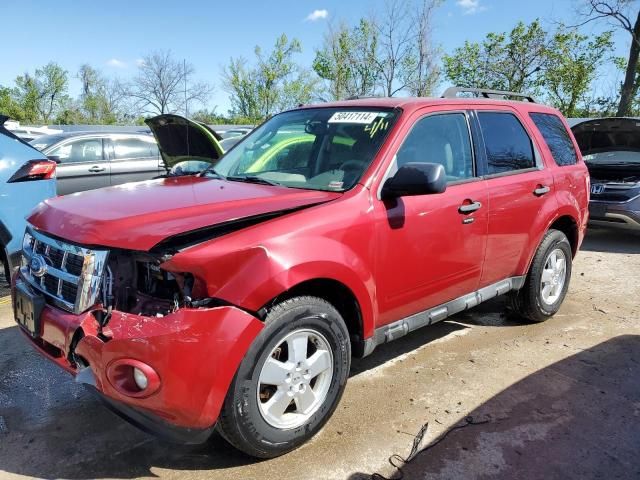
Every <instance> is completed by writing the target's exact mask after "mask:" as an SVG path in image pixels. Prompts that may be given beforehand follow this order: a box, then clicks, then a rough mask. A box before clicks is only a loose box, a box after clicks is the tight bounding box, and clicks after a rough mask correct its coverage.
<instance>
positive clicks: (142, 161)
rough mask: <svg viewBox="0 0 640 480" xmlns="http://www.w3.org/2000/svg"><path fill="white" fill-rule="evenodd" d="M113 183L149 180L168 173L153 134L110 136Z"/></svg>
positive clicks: (109, 151)
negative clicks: (162, 162)
mask: <svg viewBox="0 0 640 480" xmlns="http://www.w3.org/2000/svg"><path fill="white" fill-rule="evenodd" d="M108 153H109V159H110V160H111V185H120V184H122V183H128V182H139V181H142V180H149V179H152V178H155V177H157V176H158V175H161V174H162V173H166V172H165V170H164V168H162V165H161V163H160V153H159V151H158V146H157V145H156V142H155V140H154V139H153V137H151V136H147V135H137V136H133V135H132V136H124V135H114V136H111V137H110V138H109V147H108Z"/></svg>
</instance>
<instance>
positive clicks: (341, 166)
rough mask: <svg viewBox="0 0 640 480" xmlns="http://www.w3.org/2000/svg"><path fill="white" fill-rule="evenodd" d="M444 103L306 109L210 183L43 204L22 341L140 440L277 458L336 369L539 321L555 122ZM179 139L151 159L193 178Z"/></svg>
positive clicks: (569, 159)
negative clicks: (168, 159)
mask: <svg viewBox="0 0 640 480" xmlns="http://www.w3.org/2000/svg"><path fill="white" fill-rule="evenodd" d="M472 93H478V92H472ZM503 93H504V92H503ZM456 94H457V91H456V90H453V91H449V92H448V93H447V94H446V95H445V97H444V98H441V99H427V98H420V99H410V98H381V99H359V100H350V101H344V102H337V103H329V104H324V105H318V106H304V107H301V108H298V109H295V110H291V111H287V112H284V113H281V114H279V115H276V116H274V117H273V118H271V119H270V120H268V121H267V122H265V123H264V124H263V125H261V126H260V127H258V128H257V129H255V130H254V131H253V132H252V133H251V134H249V135H248V136H247V137H246V138H244V139H243V140H242V141H241V142H240V143H238V144H237V145H236V146H235V147H234V148H233V149H232V150H230V151H229V152H228V153H227V154H226V155H225V156H224V157H222V159H221V160H220V161H219V162H217V164H216V165H215V166H214V167H212V168H210V169H209V170H207V171H205V172H204V173H200V174H197V175H193V176H184V177H176V178H171V177H169V178H162V179H157V180H150V181H146V182H141V183H133V184H126V185H120V186H116V187H111V188H107V189H102V190H96V191H90V192H83V193H80V194H75V195H72V196H67V197H59V198H56V199H52V200H47V201H46V202H45V203H43V204H41V205H40V206H39V207H38V208H37V209H36V211H35V212H34V213H33V214H32V215H31V217H30V218H29V219H28V221H29V226H28V228H27V232H26V234H25V237H24V244H23V262H22V265H23V266H22V267H21V268H20V269H19V271H18V272H16V274H15V275H14V278H13V298H14V309H15V315H16V320H17V322H18V323H19V324H20V325H21V326H22V330H23V331H24V333H25V334H26V336H27V337H28V338H29V339H30V341H31V342H32V343H33V344H34V345H35V346H36V348H38V349H39V350H40V351H41V352H42V353H43V354H44V355H46V356H47V357H48V358H49V359H50V360H52V361H53V362H55V363H57V364H58V365H60V366H61V367H62V368H64V369H65V370H67V371H68V372H70V373H71V374H73V375H75V376H76V380H77V381H79V382H82V383H85V384H87V385H89V386H91V388H92V389H93V390H95V391H96V392H97V393H98V395H99V397H100V398H101V399H102V400H104V402H105V403H106V404H107V405H108V406H109V407H111V408H112V409H113V410H115V411H116V412H118V413H119V414H120V415H122V416H123V417H125V418H127V419H128V420H129V421H131V422H133V423H134V424H136V425H138V426H140V427H142V428H145V429H147V430H150V431H152V432H154V433H156V434H158V435H163V436H164V437H166V438H171V439H174V440H179V441H184V442H200V441H203V440H204V439H206V438H207V437H208V436H209V434H210V433H211V432H212V430H213V428H214V427H216V428H217V429H218V430H219V431H220V433H221V434H222V435H223V436H224V437H225V438H226V439H227V440H228V441H229V442H230V443H231V444H233V445H235V446H236V447H237V448H239V449H240V450H243V451H244V452H246V453H248V454H250V455H253V456H256V457H273V456H276V455H280V454H283V453H285V452H287V451H290V450H292V449H294V448H296V447H297V446H299V445H301V444H302V443H304V442H305V441H306V440H308V439H309V438H311V437H312V436H313V435H314V434H315V433H317V432H318V430H319V429H320V428H321V427H322V426H323V425H324V423H325V422H327V420H328V419H329V417H330V416H331V414H332V413H333V411H334V410H335V408H336V406H337V404H338V402H339V400H340V397H341V395H342V393H343V391H344V387H345V384H346V382H347V378H348V376H349V367H350V363H351V358H352V355H355V356H364V355H369V354H371V353H372V352H373V351H374V349H375V347H376V346H377V345H380V344H382V343H385V342H388V341H391V340H394V339H396V338H399V337H401V336H403V335H406V334H407V333H408V332H410V331H412V330H415V329H417V328H420V327H423V326H426V325H430V324H432V323H435V322H438V321H440V320H444V319H445V318H447V317H449V316H450V315H453V314H455V313H458V312H461V311H463V310H466V309H469V308H472V307H474V306H475V305H478V304H479V303H480V302H483V301H485V300H487V299H490V298H493V297H496V296H497V295H502V294H508V295H509V297H510V299H511V305H512V308H513V310H514V311H515V312H516V313H517V314H519V315H520V316H521V317H522V318H524V319H526V320H529V321H534V322H539V321H543V320H545V319H547V318H549V317H550V316H552V315H553V314H554V313H556V312H557V311H558V309H559V307H560V305H561V303H562V301H563V299H564V297H565V295H566V292H567V288H568V285H569V280H570V277H571V264H572V259H573V257H574V256H575V254H576V252H577V251H578V248H579V247H580V244H581V241H582V238H583V234H584V231H585V226H586V224H587V217H588V202H589V177H588V173H587V169H586V167H585V165H584V163H583V161H582V159H581V157H580V154H579V153H578V152H579V150H578V148H577V145H576V143H575V141H574V138H573V136H572V135H571V133H570V130H569V129H568V128H567V124H566V122H565V120H564V119H563V118H562V116H561V114H560V113H559V112H558V111H557V110H554V109H552V108H549V107H546V106H542V105H539V104H536V103H534V102H531V101H505V100H496V99H495V96H494V92H486V91H480V92H479V94H480V95H484V96H487V97H489V98H485V99H483V98H450V97H454V96H456ZM509 95H512V94H509ZM525 100H526V98H525ZM179 127H180V128H178V127H176V129H175V130H174V131H170V130H165V131H163V132H161V134H159V135H158V132H156V135H157V137H158V138H159V139H161V141H160V144H159V146H160V150H161V152H164V153H169V154H170V155H172V156H173V157H183V158H184V160H185V161H188V160H205V161H206V160H207V158H205V157H206V152H207V151H211V148H210V146H209V147H207V145H206V142H207V141H208V140H207V138H205V137H203V136H202V135H199V133H198V131H197V130H196V129H191V130H189V128H190V127H189V126H185V125H181V126H179ZM162 128H168V129H170V128H171V126H170V125H164V126H162ZM209 160H211V159H209Z"/></svg>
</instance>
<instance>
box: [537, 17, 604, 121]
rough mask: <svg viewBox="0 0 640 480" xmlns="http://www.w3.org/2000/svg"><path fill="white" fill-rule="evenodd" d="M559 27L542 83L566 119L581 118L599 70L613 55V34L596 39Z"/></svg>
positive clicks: (550, 47) (548, 53)
mask: <svg viewBox="0 0 640 480" xmlns="http://www.w3.org/2000/svg"><path fill="white" fill-rule="evenodd" d="M589 38H590V37H588V36H586V35H581V34H579V33H578V32H576V31H575V30H566V29H564V28H563V27H560V28H559V29H558V31H556V33H555V34H554V35H553V37H552V39H551V42H550V43H549V47H548V49H547V52H546V59H547V60H546V62H545V66H544V69H543V74H542V82H543V85H544V89H545V92H546V93H547V95H548V97H549V99H550V103H552V104H553V105H554V106H555V107H557V108H558V109H559V110H560V111H562V113H563V114H564V115H565V116H567V117H575V116H578V109H579V102H580V101H581V100H583V99H584V97H585V95H586V94H587V91H588V90H589V87H590V85H591V83H592V82H593V80H594V78H595V76H596V72H597V69H598V67H599V66H600V65H601V64H602V63H603V61H604V60H605V57H606V55H607V54H608V53H610V52H611V50H612V47H613V42H612V40H611V32H605V33H603V34H601V35H597V36H595V37H593V38H592V39H591V40H590V39H589Z"/></svg>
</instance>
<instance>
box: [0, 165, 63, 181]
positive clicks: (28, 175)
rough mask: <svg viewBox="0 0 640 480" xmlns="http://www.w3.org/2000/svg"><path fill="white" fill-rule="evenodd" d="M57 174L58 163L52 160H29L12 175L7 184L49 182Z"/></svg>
mask: <svg viewBox="0 0 640 480" xmlns="http://www.w3.org/2000/svg"><path fill="white" fill-rule="evenodd" d="M55 174H56V162H54V161H52V160H29V161H28V162H27V163H25V164H24V165H23V166H22V167H20V169H19V170H18V171H17V172H16V173H14V174H13V175H12V177H11V178H10V179H9V180H8V182H7V183H14V182H29V181H31V180H47V179H49V178H53V177H54V176H55Z"/></svg>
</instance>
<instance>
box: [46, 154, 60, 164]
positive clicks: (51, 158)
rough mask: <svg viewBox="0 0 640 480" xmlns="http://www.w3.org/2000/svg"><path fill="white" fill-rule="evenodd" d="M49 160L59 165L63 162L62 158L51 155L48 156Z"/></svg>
mask: <svg viewBox="0 0 640 480" xmlns="http://www.w3.org/2000/svg"><path fill="white" fill-rule="evenodd" d="M47 158H48V159H49V160H51V161H53V162H56V163H57V164H60V163H62V160H60V157H59V156H58V155H49V156H47Z"/></svg>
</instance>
